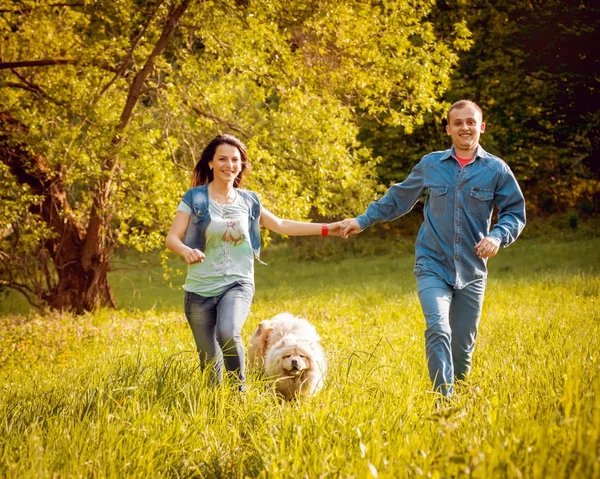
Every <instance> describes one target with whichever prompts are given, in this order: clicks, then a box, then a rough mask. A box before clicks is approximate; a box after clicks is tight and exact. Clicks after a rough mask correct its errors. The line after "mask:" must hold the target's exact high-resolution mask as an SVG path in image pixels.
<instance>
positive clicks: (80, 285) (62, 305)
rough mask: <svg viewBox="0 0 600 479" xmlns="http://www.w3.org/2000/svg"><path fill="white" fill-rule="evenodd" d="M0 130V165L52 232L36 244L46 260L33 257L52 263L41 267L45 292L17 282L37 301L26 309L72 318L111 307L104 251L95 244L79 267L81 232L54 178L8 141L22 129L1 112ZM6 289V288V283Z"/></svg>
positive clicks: (35, 158) (40, 160) (37, 157)
mask: <svg viewBox="0 0 600 479" xmlns="http://www.w3.org/2000/svg"><path fill="white" fill-rule="evenodd" d="M0 131H3V132H5V134H2V135H0V161H2V163H4V164H5V165H7V166H8V167H9V169H10V171H11V173H12V174H13V175H14V177H15V178H16V180H17V182H18V183H19V184H22V185H27V186H29V188H30V189H31V191H32V193H34V194H36V195H38V196H40V197H41V198H42V201H41V203H40V204H38V205H33V206H31V207H30V213H32V214H35V215H39V217H40V218H41V219H42V220H43V221H44V223H46V225H47V226H48V227H49V228H51V229H52V230H54V232H56V235H55V236H54V237H52V238H49V239H47V240H45V242H44V244H43V245H42V248H44V249H45V250H46V252H47V255H39V256H38V258H39V257H42V258H43V257H45V258H47V260H48V259H49V260H50V261H51V263H52V264H51V265H50V264H48V265H44V267H43V268H42V269H44V271H45V274H46V279H45V282H44V286H45V287H42V288H40V286H39V283H38V284H37V285H35V284H33V282H32V283H30V284H29V285H28V284H27V282H26V281H23V280H22V278H20V279H21V281H20V282H21V283H23V285H24V287H28V288H29V293H30V294H31V295H32V296H35V297H37V299H38V301H37V303H32V304H36V305H39V304H42V303H45V304H47V305H48V306H50V307H51V308H53V309H59V310H70V311H74V312H75V313H82V312H84V311H91V310H92V309H94V308H95V307H97V306H108V307H113V308H114V307H115V301H114V297H113V294H112V290H111V288H110V286H109V284H108V272H109V270H110V264H109V255H108V254H107V251H106V248H107V246H106V245H103V244H101V243H96V246H97V248H96V250H95V251H93V252H91V254H90V255H89V258H90V259H89V261H88V262H87V264H84V262H83V261H82V252H83V245H84V244H85V241H84V240H85V238H84V233H83V228H81V227H80V226H79V225H78V224H77V223H76V222H75V219H74V217H73V216H72V215H70V214H69V211H70V208H69V205H68V203H67V200H66V193H65V188H64V184H63V181H62V178H61V175H60V173H59V174H52V173H53V172H52V171H51V170H50V169H49V168H48V166H47V165H46V160H45V158H43V157H42V156H40V155H35V154H32V153H31V152H30V150H29V149H27V148H26V146H25V145H23V144H19V143H16V142H14V141H12V138H11V132H17V131H20V132H23V131H25V128H24V127H23V126H22V125H20V124H18V123H17V122H16V121H15V120H14V119H13V118H11V117H10V116H9V115H7V114H6V113H0ZM8 253H10V252H8ZM8 255H9V256H10V254H8ZM14 260H15V261H14V265H13V267H14V268H19V267H22V265H23V263H24V262H27V261H28V258H14ZM47 260H46V261H47ZM42 261H43V260H42ZM38 269H39V268H38ZM7 286H8V287H10V286H11V285H10V283H9V284H7Z"/></svg>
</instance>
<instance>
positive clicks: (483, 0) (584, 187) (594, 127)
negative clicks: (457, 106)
mask: <svg viewBox="0 0 600 479" xmlns="http://www.w3.org/2000/svg"><path fill="white" fill-rule="evenodd" d="M433 16H434V17H435V18H436V22H435V24H436V27H437V28H438V29H440V34H443V32H444V31H447V30H448V28H451V25H452V24H453V23H454V22H456V21H458V19H461V18H466V19H467V21H468V24H467V26H468V28H469V29H470V30H471V31H472V32H473V42H474V44H473V47H472V48H471V49H470V50H469V51H468V52H466V53H465V54H464V55H463V56H462V57H461V60H460V63H459V66H458V68H457V69H456V70H455V72H454V75H453V78H452V83H451V86H450V88H449V89H448V90H447V92H446V94H445V95H444V99H445V100H447V102H446V106H447V105H449V104H450V103H452V102H454V101H456V100H459V99H461V98H468V99H473V100H475V101H476V102H477V103H478V104H479V105H480V106H481V107H482V108H483V111H484V115H485V118H484V119H485V121H486V123H487V126H488V127H487V129H486V133H485V135H484V136H483V137H482V143H483V145H484V147H486V148H487V149H488V150H489V151H490V152H493V153H495V154H497V155H499V156H501V157H502V158H504V159H505V160H506V161H507V162H508V163H509V164H510V166H511V167H512V168H513V170H515V172H516V174H517V175H518V177H519V179H520V182H521V185H522V187H523V189H524V192H525V195H526V198H527V202H528V210H529V211H530V212H533V213H556V212H563V211H565V210H568V209H571V208H572V209H578V210H580V211H587V212H592V211H598V209H599V208H600V194H599V192H600V181H599V171H600V170H599V168H598V165H600V151H599V143H600V136H599V135H600V115H599V113H598V108H597V100H596V96H597V92H598V86H599V85H598V76H597V73H598V71H599V66H600V65H599V63H600V56H599V51H598V48H596V44H597V38H596V37H597V32H598V29H599V28H600V7H598V6H597V4H596V3H594V2H591V1H585V0H584V1H576V2H573V1H571V2H564V1H563V2H559V1H549V2H539V1H529V0H527V1H525V0H522V1H494V2H491V1H488V0H476V1H473V2H470V3H469V4H468V5H467V6H465V5H464V3H463V2H461V1H443V2H438V5H437V9H436V11H435V12H434V13H433ZM362 135H363V137H364V140H365V144H367V145H369V146H372V147H373V148H374V152H375V154H377V155H381V156H383V157H384V158H386V161H384V162H381V163H380V165H379V168H380V174H381V175H382V178H383V179H384V182H386V183H387V182H392V181H398V178H401V177H402V175H403V174H405V173H406V172H407V170H408V171H409V170H410V167H411V166H412V165H413V164H414V163H415V162H416V161H417V160H418V158H419V156H420V155H422V154H423V153H424V152H426V151H431V150H433V149H442V148H447V147H448V142H447V138H446V135H445V133H444V115H443V113H442V112H435V111H434V112H433V113H432V114H431V115H428V116H427V118H426V119H425V122H424V124H423V125H422V126H418V127H417V128H416V129H415V130H414V132H412V131H407V130H398V129H394V128H390V127H389V126H387V125H386V124H385V123H383V126H379V125H377V126H374V125H373V124H372V123H368V122H367V123H365V125H364V126H363V133H362Z"/></svg>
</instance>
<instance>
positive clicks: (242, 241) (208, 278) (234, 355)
mask: <svg viewBox="0 0 600 479" xmlns="http://www.w3.org/2000/svg"><path fill="white" fill-rule="evenodd" d="M247 164H248V157H247V153H246V147H245V146H244V144H243V143H242V142H241V141H240V140H238V139H237V138H235V137H234V136H231V135H219V136H217V137H216V138H215V139H213V140H212V141H211V142H210V143H209V144H208V145H207V147H206V148H205V149H204V151H203V152H202V155H201V157H200V160H199V161H198V163H197V164H196V166H195V167H194V170H193V180H192V183H193V187H192V188H191V189H190V190H188V192H187V193H186V194H185V195H184V197H183V200H182V201H181V203H180V204H179V207H178V208H177V212H176V214H175V218H174V220H173V224H172V225H171V229H170V231H169V233H168V235H167V240H166V245H167V248H169V249H170V250H171V251H173V252H174V253H177V254H178V255H180V256H181V257H183V258H184V259H185V261H186V262H187V263H188V273H187V277H186V280H185V284H184V290H185V315H186V318H187V320H188V323H189V325H190V327H191V329H192V333H193V335H194V340H195V342H196V347H197V349H198V354H199V356H200V363H201V365H202V367H205V366H206V365H207V364H208V363H209V362H213V365H214V372H215V376H216V379H217V380H218V381H219V382H220V381H221V380H222V379H223V363H224V364H225V368H226V370H227V371H228V372H229V373H230V374H232V375H233V376H234V378H235V379H236V380H238V381H240V390H244V383H245V375H244V345H243V344H242V338H241V331H242V326H243V325H244V321H245V320H246V317H247V316H248V313H249V312H250V306H251V304H252V297H253V295H254V258H257V259H258V258H259V254H260V231H259V230H260V227H259V226H260V225H262V226H264V227H265V228H268V229H269V230H271V231H274V232H275V233H278V234H283V235H288V236H308V235H323V236H327V234H335V235H339V234H340V227H339V224H338V223H333V224H330V225H326V224H320V223H304V222H299V221H291V220H286V219H280V218H278V217H277V216H275V215H274V214H273V213H271V212H270V211H268V210H266V209H265V208H263V207H262V206H261V204H260V201H259V200H258V197H257V195H256V193H254V192H252V191H248V190H243V189H241V188H239V186H240V183H241V181H242V176H243V174H244V171H245V170H246V169H247ZM259 261H260V260H259Z"/></svg>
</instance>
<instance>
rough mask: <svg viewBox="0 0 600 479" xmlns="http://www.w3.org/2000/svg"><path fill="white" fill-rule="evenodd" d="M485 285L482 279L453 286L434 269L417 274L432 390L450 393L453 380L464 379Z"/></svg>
mask: <svg viewBox="0 0 600 479" xmlns="http://www.w3.org/2000/svg"><path fill="white" fill-rule="evenodd" d="M485 285H486V280H485V279H481V280H478V281H475V282H474V283H471V284H469V285H468V286H466V287H464V288H462V289H454V288H453V287H452V286H449V285H448V284H447V283H446V282H445V281H444V280H442V279H441V278H440V277H439V276H437V275H436V274H434V273H430V272H423V273H421V274H419V275H418V276H417V290H418V293H419V300H420V302H421V308H422V309H423V314H424V315H425V322H426V330H425V351H426V353H427V368H428V369H429V377H430V378H431V382H432V383H433V388H434V390H435V391H437V392H439V393H441V394H442V395H444V396H450V395H452V393H453V392H454V387H453V384H454V380H455V379H464V378H465V377H466V376H467V375H468V374H469V371H470V370H471V358H472V356H473V351H474V350H475V338H476V337H477V327H478V326H479V318H480V317H481V309H482V306H483V296H484V292H485Z"/></svg>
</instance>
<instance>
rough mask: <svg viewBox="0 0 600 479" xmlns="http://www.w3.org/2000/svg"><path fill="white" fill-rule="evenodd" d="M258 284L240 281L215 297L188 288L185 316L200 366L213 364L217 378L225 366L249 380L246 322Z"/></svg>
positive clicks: (220, 375) (215, 378)
mask: <svg viewBox="0 0 600 479" xmlns="http://www.w3.org/2000/svg"><path fill="white" fill-rule="evenodd" d="M253 296H254V285H253V284H252V283H239V282H236V283H234V284H232V285H231V287H229V288H228V289H226V290H225V291H223V292H222V293H221V294H219V295H217V296H212V297H205V296H200V295H198V294H196V293H190V292H188V291H186V292H185V299H184V302H185V316H186V318H187V320H188V323H189V325H190V328H191V329H192V333H193V335H194V341H195V342H196V349H197V350H198V356H199V357H200V366H201V367H202V368H206V367H207V366H209V365H212V366H213V371H214V376H213V380H214V381H216V382H221V381H222V380H223V364H225V369H226V370H227V371H228V372H229V373H230V374H231V375H232V376H233V377H234V379H236V380H239V381H240V383H241V385H242V388H243V385H244V383H245V381H246V376H245V368H244V363H245V356H244V344H243V343H242V334H241V333H242V326H243V325H244V322H245V321H246V317H247V316H248V313H249V312H250V306H251V305H252V297H253Z"/></svg>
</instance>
